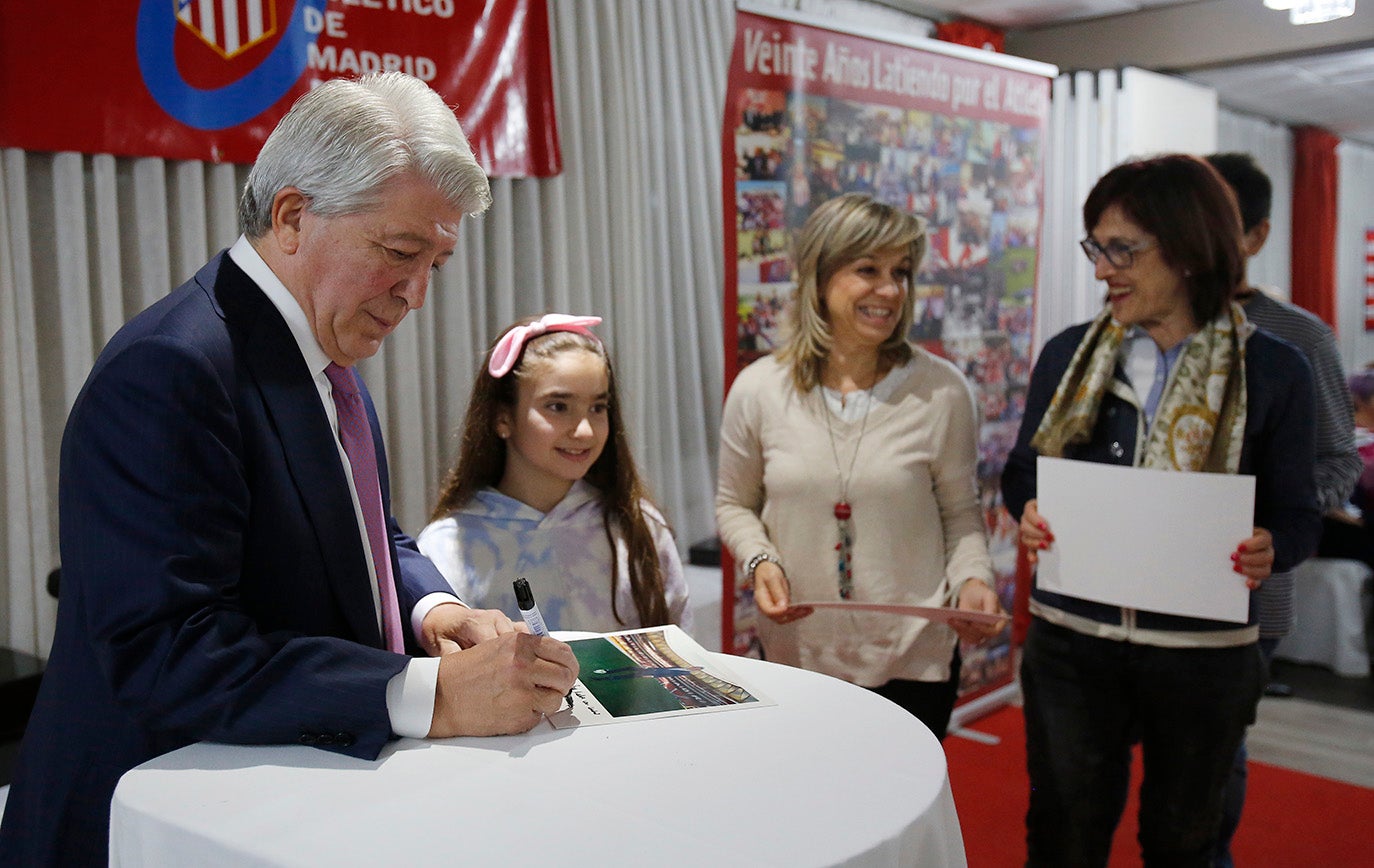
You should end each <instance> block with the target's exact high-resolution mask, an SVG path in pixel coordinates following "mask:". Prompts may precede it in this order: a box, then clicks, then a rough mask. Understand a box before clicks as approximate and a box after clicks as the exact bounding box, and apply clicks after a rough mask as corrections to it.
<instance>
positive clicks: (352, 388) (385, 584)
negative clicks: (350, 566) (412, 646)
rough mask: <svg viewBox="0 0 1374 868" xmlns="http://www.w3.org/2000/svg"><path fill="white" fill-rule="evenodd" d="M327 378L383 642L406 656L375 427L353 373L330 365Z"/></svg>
mask: <svg viewBox="0 0 1374 868" xmlns="http://www.w3.org/2000/svg"><path fill="white" fill-rule="evenodd" d="M324 374H325V376H326V377H328V378H329V384H330V386H332V387H333V393H334V409H335V410H336V411H337V413H338V416H339V442H340V443H342V444H343V448H344V454H345V455H347V456H348V463H349V464H351V465H353V486H354V488H356V489H357V490H358V503H359V504H361V505H362V508H363V522H364V524H366V525H367V542H368V545H369V546H370V547H371V548H372V563H373V565H374V566H375V567H376V569H377V590H378V591H379V592H380V596H381V600H382V638H384V639H385V640H386V647H387V649H388V650H390V651H394V652H396V653H397V654H404V653H405V640H404V639H403V638H402V633H401V610H400V604H399V603H397V601H396V582H395V580H394V579H393V578H392V575H391V549H390V548H389V547H388V546H387V541H386V540H387V527H386V520H385V519H384V518H383V517H382V489H381V485H380V483H379V482H378V481H377V450H376V447H375V446H374V444H373V441H372V426H371V425H370V424H369V423H368V420H367V411H366V410H364V409H363V399H362V397H361V396H359V395H358V381H357V380H356V379H355V378H354V375H353V369H352V368H341V367H339V366H338V365H336V364H334V363H333V362H330V363H329V367H327V368H325V369H324Z"/></svg>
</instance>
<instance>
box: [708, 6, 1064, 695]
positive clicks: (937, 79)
mask: <svg viewBox="0 0 1374 868" xmlns="http://www.w3.org/2000/svg"><path fill="white" fill-rule="evenodd" d="M928 44H929V46H930V50H925V49H923V48H919V47H914V46H912V45H904V44H900V43H895V42H887V41H882V40H876V39H870V38H864V37H861V36H856V35H852V34H847V33H842V32H837V31H835V30H829V29H823V28H821V27H815V26H809V25H806V24H802V23H798V22H795V21H787V20H783V19H779V18H773V17H767V16H763V15H758V14H753V13H748V12H739V13H737V15H736V18H735V49H734V55H733V57H732V59H731V63H730V77H729V82H728V85H727V88H726V97H725V100H726V102H725V124H724V135H723V142H722V144H723V150H724V153H723V162H724V194H725V195H724V205H725V226H726V227H727V231H726V233H725V262H726V268H725V304H724V313H725V323H724V326H725V341H726V344H725V374H726V386H727V388H728V386H729V383H730V381H731V380H733V379H734V376H735V374H736V373H737V372H738V371H739V370H740V369H741V368H742V367H744V366H745V365H746V364H748V363H749V362H751V361H753V360H754V359H757V358H759V357H760V356H762V355H764V354H766V353H768V352H771V351H772V350H773V349H774V348H775V347H777V346H778V344H779V340H780V334H781V324H782V323H783V322H784V321H785V318H786V307H787V305H788V304H790V303H791V296H792V291H793V288H794V285H793V282H792V279H793V274H792V269H793V264H792V259H791V248H792V239H793V235H794V234H795V232H796V230H798V229H799V228H800V227H801V225H802V224H803V223H804V222H805V220H806V218H807V217H808V216H809V215H810V214H811V212H812V211H814V210H815V209H816V207H817V206H819V205H820V204H821V203H822V202H824V201H826V200H827V199H829V198H831V197H834V196H837V195H839V194H841V193H846V192H853V191H861V192H865V193H868V194H870V195H872V196H874V197H875V198H877V199H878V200H880V201H883V202H886V203H888V204H890V205H894V206H896V207H898V208H901V209H903V210H905V211H908V212H910V213H914V214H919V215H921V216H922V217H924V218H925V219H926V221H927V225H928V227H929V242H930V243H929V250H928V252H927V254H926V258H925V261H924V262H923V263H921V266H920V271H919V274H918V276H917V280H916V304H915V308H916V316H915V322H914V323H913V325H912V327H911V331H910V333H909V334H908V335H907V338H908V339H909V340H911V341H912V342H914V343H918V344H920V345H921V346H923V347H925V348H926V349H928V350H930V351H931V352H933V353H936V354H938V355H940V356H943V357H945V358H947V359H949V360H950V361H952V362H954V364H956V365H957V366H958V367H959V369H960V370H961V371H963V372H964V375H965V377H966V378H967V379H968V381H969V383H970V384H971V385H972V386H973V389H974V392H975V394H976V396H977V399H978V406H979V410H980V412H981V414H982V418H981V420H980V422H981V433H980V441H979V479H978V486H979V494H980V497H981V500H982V505H983V510H984V517H985V520H986V523H987V530H988V539H989V548H990V551H991V553H992V556H993V562H994V566H995V568H996V570H997V577H996V584H997V592H998V594H999V596H1000V597H1001V598H1002V602H1003V605H1004V606H1005V607H1006V609H1007V611H1009V612H1010V611H1012V608H1013V604H1014V603H1013V596H1014V590H1015V580H1016V527H1015V523H1014V522H1013V521H1012V520H1011V517H1010V515H1009V514H1008V512H1007V510H1006V509H1005V508H1004V507H1003V505H1002V498H1001V493H1000V478H1001V473H1002V467H1003V465H1004V464H1005V463H1006V457H1007V452H1008V451H1009V450H1010V448H1011V446H1012V444H1013V443H1014V442H1015V439H1016V430H1017V427H1018V426H1019V424H1020V420H1021V414H1022V410H1023V409H1024V407H1025V401H1026V388H1027V385H1028V382H1029V379H1030V369H1031V361H1030V359H1031V326H1032V323H1033V320H1034V315H1033V314H1034V307H1033V305H1034V301H1035V275H1036V268H1037V259H1038V250H1037V248H1038V245H1039V240H1040V222H1041V210H1042V208H1041V204H1042V203H1041V198H1042V190H1043V186H1044V185H1043V175H1044V173H1043V162H1044V147H1045V136H1046V132H1047V127H1048V118H1049V94H1050V81H1049V79H1048V78H1047V77H1046V75H1045V74H1037V73H1035V72H1029V71H1024V70H1023V69H1020V68H1017V67H1018V66H1025V67H1029V66H1031V64H1029V63H1026V62H1020V63H1018V61H1017V59H1015V58H1004V57H1003V56H999V55H995V54H992V53H988V52H975V51H970V50H969V49H966V48H961V47H955V46H949V47H946V46H944V45H943V44H942V43H936V42H930V43H928ZM982 54H987V55H988V57H989V61H988V62H984V61H981V60H974V59H971V58H972V57H976V56H980V55H982ZM992 58H999V59H998V60H992ZM727 561H728V558H727ZM723 599H724V606H723V609H722V613H721V615H722V618H721V620H722V633H723V635H722V647H723V648H724V649H725V650H727V651H733V652H735V653H738V654H747V653H751V651H752V649H753V648H754V647H755V646H756V645H757V636H756V631H755V626H754V622H755V619H756V612H755V609H754V605H753V600H752V597H751V596H750V595H749V594H748V592H745V591H740V592H738V593H737V592H736V590H735V588H734V583H733V575H732V574H731V573H730V572H729V568H728V563H727V572H726V574H725V593H724V597H723ZM1010 652H1011V645H1010V636H1009V635H1006V634H1004V635H1003V637H1002V638H1001V639H1000V640H999V641H997V642H992V643H987V644H984V645H982V646H979V647H977V648H974V647H966V648H964V649H963V655H964V657H963V661H964V665H963V675H962V678H961V681H962V683H961V695H962V696H963V697H964V699H965V700H967V699H971V698H973V697H974V696H977V695H979V694H982V693H987V692H989V691H991V690H992V689H993V688H995V687H997V686H999V685H1002V684H1005V683H1008V682H1009V681H1010V679H1011V677H1012V671H1011V667H1012V660H1011V653H1010Z"/></svg>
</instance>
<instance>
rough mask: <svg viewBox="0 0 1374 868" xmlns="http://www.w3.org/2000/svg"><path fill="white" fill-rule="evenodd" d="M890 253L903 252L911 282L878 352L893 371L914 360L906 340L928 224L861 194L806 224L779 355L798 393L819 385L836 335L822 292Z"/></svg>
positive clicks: (837, 201)
mask: <svg viewBox="0 0 1374 868" xmlns="http://www.w3.org/2000/svg"><path fill="white" fill-rule="evenodd" d="M888 250H904V251H905V252H906V254H907V255H908V256H910V257H911V277H910V278H909V279H908V281H907V286H906V295H905V298H904V299H903V301H902V309H901V311H900V313H899V315H898V319H897V325H896V327H895V328H893V330H892V334H891V335H890V336H889V337H888V339H887V340H886V341H884V342H883V344H882V346H880V347H879V348H878V357H879V359H880V360H881V361H882V362H885V363H887V364H888V365H889V366H895V365H900V364H905V363H906V362H908V361H910V360H911V345H910V344H908V343H907V340H906V335H907V332H908V331H909V330H910V329H911V321H912V317H913V313H912V312H913V310H914V309H915V304H916V300H915V290H916V271H917V269H918V268H919V267H920V264H921V259H922V257H924V256H925V252H926V224H925V221H924V220H922V219H921V218H920V217H917V216H915V215H914V214H908V213H906V212H905V211H902V210H900V209H898V208H894V207H893V206H891V205H887V204H884V203H882V202H879V201H877V200H876V199H874V198H873V197H871V196H866V195H864V194H862V193H846V194H845V195H843V196H838V197H836V198H834V199H831V200H830V201H828V202H826V203H825V204H823V205H821V206H820V207H819V208H817V209H816V210H815V211H814V212H813V213H812V214H811V216H810V217H809V218H807V221H806V223H805V224H804V225H803V226H802V228H801V232H800V233H799V234H798V235H797V240H796V247H795V251H794V254H793V259H794V261H795V262H796V277H797V289H796V293H795V295H794V297H793V302H792V306H791V310H790V312H789V314H788V326H789V328H788V333H787V337H786V338H785V340H784V342H783V345H782V348H781V349H779V350H778V352H777V356H778V360H779V361H780V362H782V363H783V364H784V365H787V366H788V368H789V369H790V371H791V374H792V384H793V385H794V386H795V387H796V389H797V391H799V392H807V391H810V390H811V389H814V388H815V387H816V386H818V385H820V382H821V369H822V367H823V366H824V364H825V360H826V359H827V358H828V357H829V355H830V349H831V342H832V335H831V331H830V321H829V319H828V317H827V314H826V310H825V299H824V298H823V297H822V290H823V288H824V287H825V285H826V284H827V283H829V282H830V278H831V277H833V276H834V275H835V272H837V271H839V270H840V269H841V268H843V267H844V266H846V265H848V264H849V263H851V262H854V261H855V260H857V259H861V258H862V257H864V256H868V255H870V254H873V253H879V252H885V251H888Z"/></svg>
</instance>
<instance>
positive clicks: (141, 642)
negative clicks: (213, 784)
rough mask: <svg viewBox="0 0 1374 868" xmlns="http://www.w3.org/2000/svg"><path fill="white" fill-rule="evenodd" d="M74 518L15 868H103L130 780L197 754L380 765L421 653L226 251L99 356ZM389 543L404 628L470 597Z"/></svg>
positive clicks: (72, 478)
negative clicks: (403, 640) (330, 755)
mask: <svg viewBox="0 0 1374 868" xmlns="http://www.w3.org/2000/svg"><path fill="white" fill-rule="evenodd" d="M363 397H364V401H365V403H366V405H367V410H368V415H369V417H370V419H371V422H372V430H373V438H374V440H375V441H376V447H377V467H378V469H379V471H380V478H381V487H382V497H383V503H384V505H387V506H388V507H389V504H390V488H389V484H388V477H387V472H386V456H385V454H384V450H383V446H382V440H381V436H380V433H379V427H378V424H377V418H376V413H375V411H374V409H373V406H372V401H371V398H370V397H368V396H367V394H366V389H364V390H363ZM59 513H60V521H61V533H60V539H61V556H62V592H61V593H62V596H61V600H60V602H59V605H58V613H57V631H56V636H55V639H54V642H53V648H52V655H51V658H50V659H49V661H48V667H47V671H46V672H45V673H44V677H43V684H42V688H41V690H40V693H39V697H38V702H37V705H36V707H35V709H34V712H33V716H32V718H31V719H30V722H29V726H28V730H27V733H26V736H25V739H24V743H23V745H22V747H21V749H20V755H19V760H18V764H17V767H16V772H15V778H14V781H13V785H12V787H11V791H10V797H9V802H8V805H7V807H6V809H5V815H4V823H3V827H0V863H3V864H16V865H42V864H59V863H60V864H63V865H69V864H86V863H90V864H100V865H104V864H105V860H106V843H107V836H108V825H109V809H110V797H111V794H112V793H113V791H114V787H115V784H116V782H117V781H118V779H119V776H120V775H121V774H123V773H124V772H125V771H127V770H128V769H130V768H132V767H134V766H136V765H138V764H139V763H141V762H144V761H145V760H148V759H150V758H152V757H155V756H158V755H159V754H163V753H166V752H168V751H171V750H174V749H176V748H178V747H181V746H184V745H187V744H190V743H192V742H195V741H205V740H208V741H220V742H229V743H237V744H283V743H297V742H299V743H305V744H313V745H317V746H319V747H321V748H324V749H328V750H334V751H339V752H341V753H345V754H349V755H351V756H354V757H359V758H362V759H374V758H375V757H376V756H377V754H378V753H379V752H380V750H381V748H382V746H383V745H384V744H385V743H386V742H387V740H388V739H390V738H391V737H392V732H391V726H390V721H389V718H388V715H387V708H386V685H387V682H388V680H389V679H390V678H391V677H392V676H393V675H395V674H396V673H397V672H399V671H400V670H401V669H402V668H403V667H404V666H405V665H406V663H407V660H408V658H407V657H405V656H402V655H398V654H392V653H390V652H388V651H386V650H384V646H383V643H382V638H381V635H380V631H379V629H378V626H377V617H376V610H375V608H374V604H373V598H372V589H371V586H370V581H371V580H370V579H369V576H368V570H367V564H366V561H365V560H364V555H363V547H362V546H363V544H362V539H361V537H360V535H359V531H358V526H357V522H356V519H355V516H354V511H353V504H352V499H351V497H350V494H349V489H348V483H347V481H346V479H345V475H344V470H343V466H342V464H341V462H340V460H339V454H338V447H337V446H336V440H335V438H334V435H333V432H332V430H331V428H330V426H329V422H328V418H327V416H326V415H325V412H324V408H323V407H322V406H321V402H320V398H319V393H318V391H317V390H316V388H315V384H314V381H313V379H312V375H311V372H310V371H309V370H307V368H306V364H305V360H304V359H303V358H302V356H301V353H300V350H299V348H298V347H297V345H296V342H295V340H294V338H293V337H292V335H291V332H290V331H289V329H288V328H287V326H286V323H285V321H284V320H283V319H282V317H281V315H280V314H279V313H278V311H277V309H276V308H275V307H274V306H273V304H272V303H271V301H270V300H269V299H268V298H267V296H266V295H264V294H263V292H262V291H261V290H260V289H259V288H258V287H257V285H256V284H255V283H253V282H252V280H250V279H249V278H248V277H247V275H245V274H244V273H243V271H242V270H241V269H240V268H239V267H238V266H237V265H235V264H234V262H233V261H232V260H231V259H230V258H229V257H228V255H227V254H225V253H220V254H219V255H218V256H217V257H215V258H214V259H213V260H212V261H211V262H210V263H209V264H207V265H206V266H205V267H204V268H202V269H201V270H200V272H199V273H198V274H197V275H196V276H195V278H193V279H192V280H190V281H188V282H187V283H186V284H184V285H183V286H181V287H179V288H178V289H177V290H175V291H174V292H172V293H171V294H170V295H169V296H167V297H166V298H164V299H162V300H161V301H159V302H157V303H156V304H154V305H153V306H152V307H150V308H149V309H148V310H146V311H144V312H143V313H141V314H139V315H138V316H137V317H135V318H134V319H133V320H131V321H130V322H129V323H128V324H127V325H126V326H125V327H124V328H122V329H121V330H120V331H119V332H118V333H117V334H116V335H115V336H114V338H113V339H111V341H110V342H109V344H108V345H107V346H106V347H105V349H104V351H103V352H102V353H101V354H100V357H99V358H98V359H97V360H96V363H95V366H94V368H93V369H92V371H91V374H90V376H89V378H88V379H87V381H86V385H85V386H84V387H83V388H82V390H81V393H80V395H79V396H78V397H77V399H76V403H75V405H74V406H73V408H72V411H71V415H70V417H69V418H68V421H67V430H66V433H65V434H64V436H63V440H62V454H61V473H60V484H59ZM387 513H388V515H389V514H390V510H389V508H388V509H387ZM391 530H392V534H391V540H392V547H391V556H392V567H393V573H394V574H395V575H396V576H397V577H398V581H397V593H398V595H399V599H400V603H401V612H402V620H403V621H405V620H406V617H407V613H409V612H410V610H411V609H412V608H413V607H414V605H415V603H416V602H417V601H418V600H419V598H420V597H422V596H424V595H425V594H427V593H431V592H435V591H443V592H449V593H451V590H450V588H449V586H448V584H447V583H446V582H445V581H444V579H443V577H442V576H441V575H440V574H439V572H438V570H437V569H436V568H435V567H434V566H433V564H431V563H430V562H429V561H428V560H427V559H426V558H425V557H424V556H423V555H421V554H420V553H419V551H418V549H417V548H416V547H415V544H414V542H413V541H412V540H411V539H410V538H409V537H407V536H405V535H404V534H403V533H401V531H400V529H399V528H398V527H397V526H396V524H395V521H394V520H391ZM406 632H407V633H409V631H408V630H407V631H406ZM408 641H411V642H412V643H413V639H411V638H410V637H408ZM410 650H411V651H417V650H418V649H415V648H414V647H411V649H410Z"/></svg>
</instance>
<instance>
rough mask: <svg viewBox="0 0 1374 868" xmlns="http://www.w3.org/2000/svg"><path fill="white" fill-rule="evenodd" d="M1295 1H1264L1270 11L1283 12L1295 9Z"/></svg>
mask: <svg viewBox="0 0 1374 868" xmlns="http://www.w3.org/2000/svg"><path fill="white" fill-rule="evenodd" d="M1293 3H1294V0H1264V5H1265V6H1267V7H1269V8H1270V9H1277V10H1279V11H1280V12H1283V11H1285V10H1288V9H1292V8H1293Z"/></svg>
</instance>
